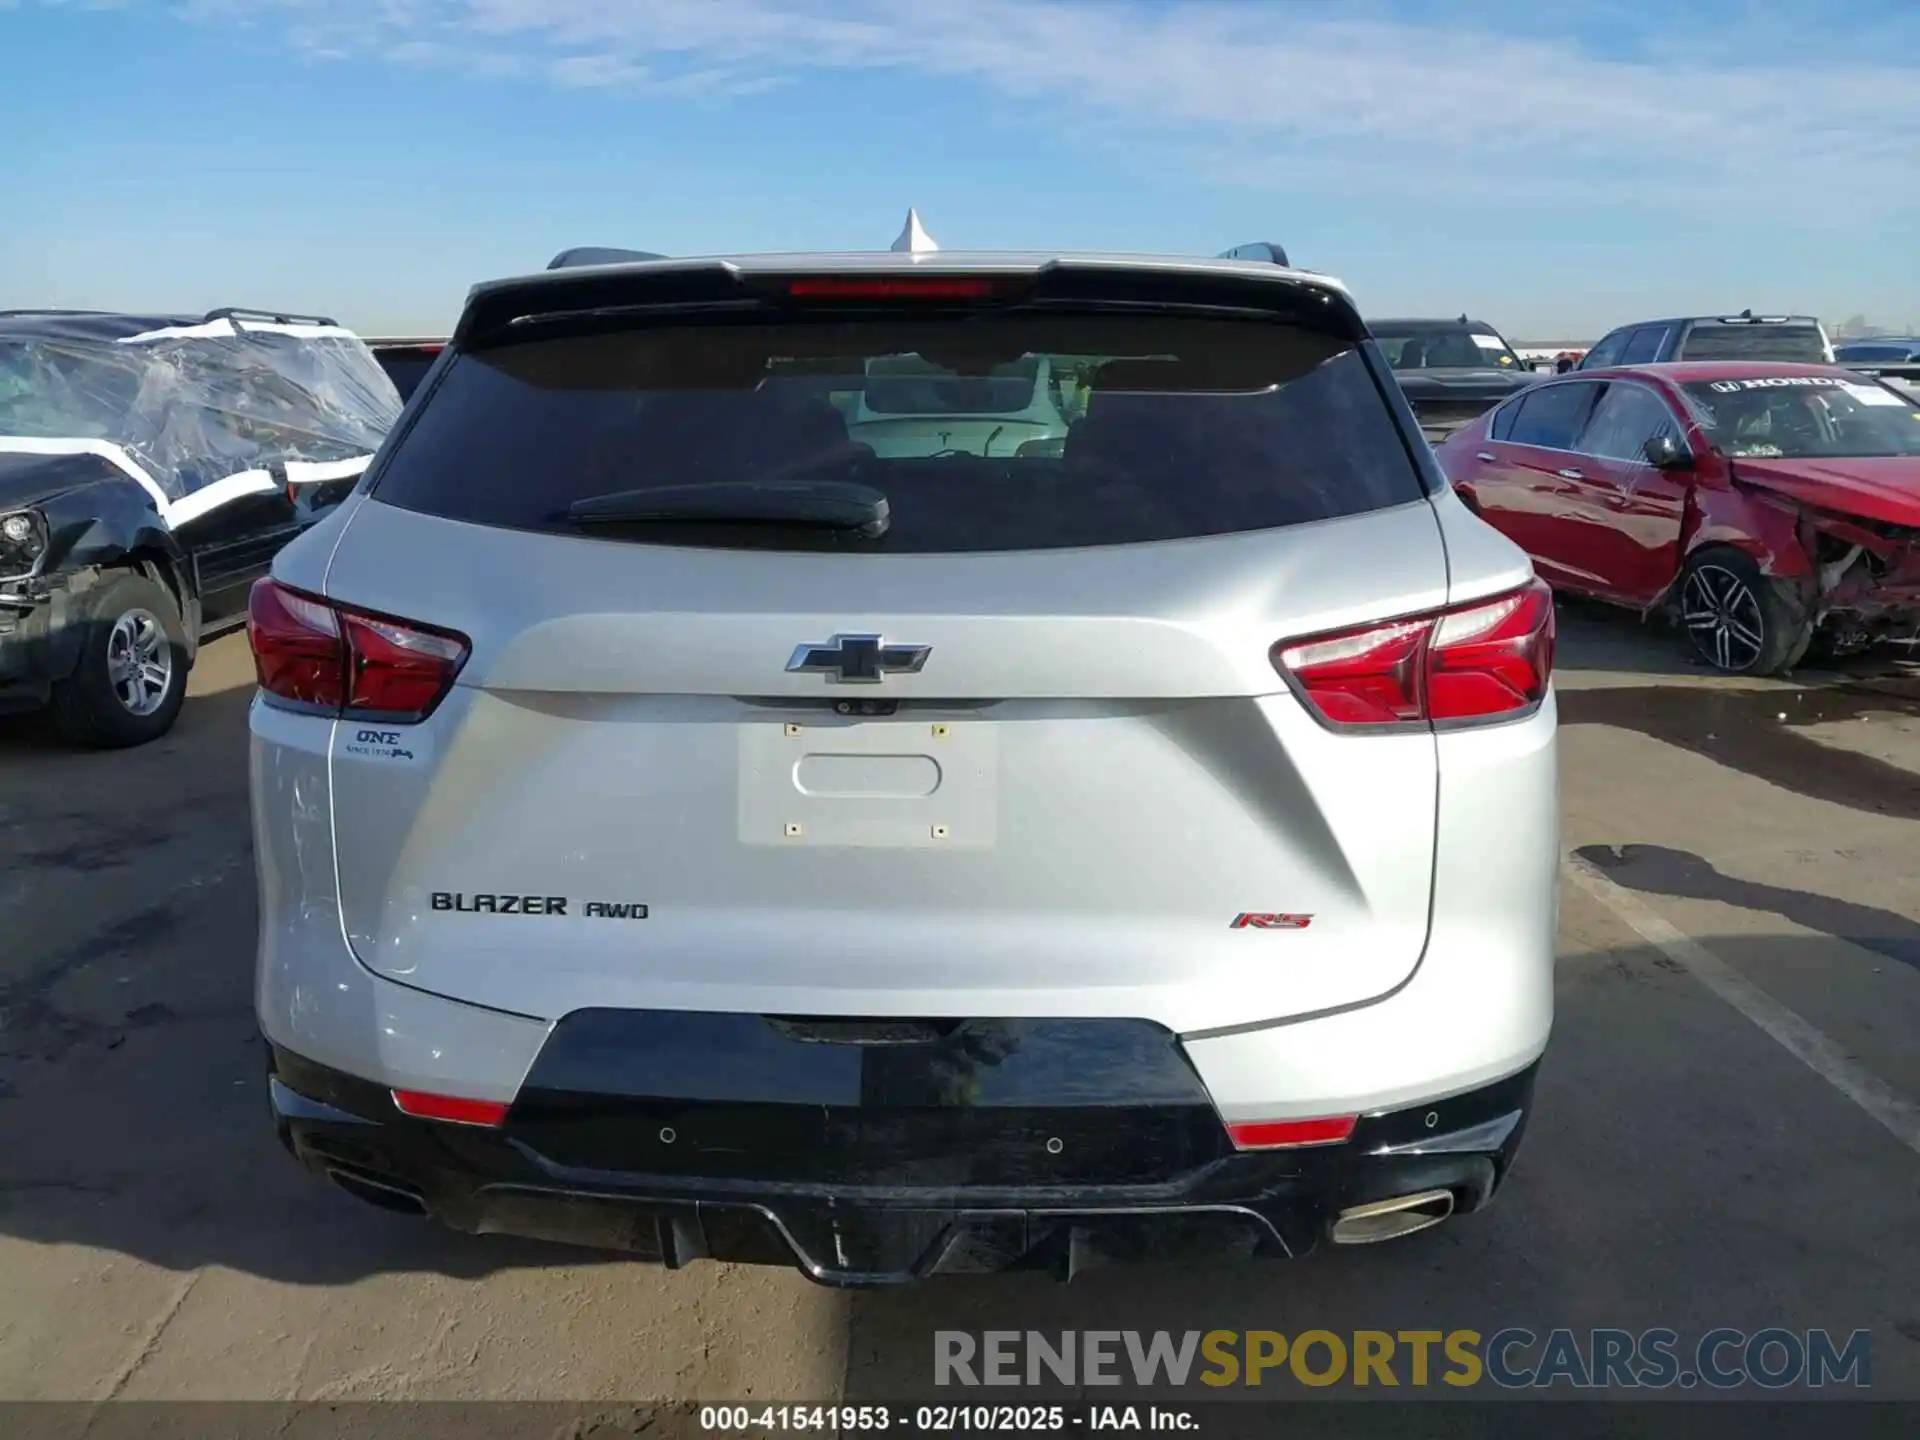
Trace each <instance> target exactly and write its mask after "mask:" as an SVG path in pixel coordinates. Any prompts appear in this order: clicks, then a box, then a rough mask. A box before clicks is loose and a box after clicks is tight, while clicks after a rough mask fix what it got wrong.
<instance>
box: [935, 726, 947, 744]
mask: <svg viewBox="0 0 1920 1440" xmlns="http://www.w3.org/2000/svg"><path fill="white" fill-rule="evenodd" d="M933 738H934V739H936V740H944V739H946V738H947V727H946V726H945V725H936V726H934V727H933Z"/></svg>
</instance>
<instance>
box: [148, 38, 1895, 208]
mask: <svg viewBox="0 0 1920 1440" xmlns="http://www.w3.org/2000/svg"><path fill="white" fill-rule="evenodd" d="M177 3H178V5H179V8H180V9H181V10H182V12H183V13H186V14H188V15H190V16H193V17H196V18H200V19H208V20H211V19H219V20H223V21H231V20H233V19H239V18H244V19H247V20H251V21H254V22H257V23H261V24H275V25H278V26H280V27H282V28H283V30H284V33H285V37H286V39H287V42H288V43H289V44H290V45H292V46H294V47H296V48H298V49H300V50H302V51H305V52H307V53H309V54H312V55H315V56H321V55H340V54H355V55H361V56H368V57H385V58H388V59H393V60H402V59H407V58H412V60H413V63H421V60H422V58H424V57H426V56H431V57H432V58H431V63H433V64H434V65H436V66H445V65H456V66H457V65H465V66H470V67H473V68H476V69H484V70H486V71H488V72H489V73H500V72H501V71H502V70H503V69H504V70H514V69H518V70H521V71H524V72H528V73H539V74H542V75H544V76H545V77H546V78H547V80H548V82H549V83H552V84H555V85H560V86H578V87H593V88H599V89H607V88H616V89H630V90H634V91H639V92H651V93H664V94H670V95H709V96H722V97H724V96H727V95H733V94H741V93H749V92H752V91H756V90H762V89H766V88H768V87H770V86H773V85H779V84H794V83H798V82H804V81H805V80H807V79H808V78H810V77H819V76H822V75H833V74H846V73H849V72H860V71H892V72H899V73H904V74H908V75H918V76H924V77H928V78H933V79H938V80H944V81H949V82H960V83H964V84H969V85H974V86H978V87H981V88H982V89H984V90H986V91H988V92H990V93H994V94H998V95H1000V96H1004V97H1010V98H1013V99H1016V100H1020V101H1024V102H1029V103H1032V104H1034V105H1035V106H1036V108H1038V109H1040V110H1041V111H1042V112H1043V113H1045V114H1047V115H1048V116H1049V117H1050V124H1052V123H1054V122H1057V120H1058V118H1059V117H1061V116H1062V115H1068V116H1071V117H1072V118H1073V120H1074V121H1076V122H1082V123H1077V124H1076V126H1075V128H1076V130H1082V131H1084V130H1087V129H1097V130H1098V131H1099V132H1100V133H1102V134H1103V135H1104V137H1105V141H1104V143H1106V144H1108V145H1111V146H1113V147H1114V148H1115V149H1117V150H1122V151H1124V150H1126V149H1129V148H1132V147H1135V146H1138V147H1142V153H1153V154H1155V155H1158V156H1173V157H1178V158H1179V159H1180V160H1181V161H1182V163H1184V164H1186V165H1187V166H1188V167H1189V168H1190V169H1192V170H1194V171H1196V172H1197V173H1200V174H1202V175H1204V176H1206V177H1208V178H1211V179H1213V180H1215V181H1217V182H1219V183H1222V184H1240V185H1260V186H1273V187H1284V186H1289V185H1312V186H1315V187H1322V186H1338V187H1344V188H1346V189H1348V190H1349V191H1365V192H1368V193H1373V194H1410V195H1418V196H1426V197H1432V198H1444V197H1449V196H1450V197H1454V198H1462V197H1467V198H1472V199H1475V200H1478V201H1486V200H1493V201H1500V202H1505V203H1511V204H1525V203H1529V201H1532V200H1539V199H1546V198H1551V199H1554V200H1555V201H1562V202H1565V201H1571V202H1576V203H1577V202H1580V201H1585V202H1588V203H1593V204H1612V203H1633V202H1636V201H1639V202H1645V203H1648V204H1650V205H1668V204H1671V203H1672V202H1673V201H1674V200H1675V199H1676V198H1677V197H1682V196H1688V195H1691V196H1694V197H1696V198H1700V197H1711V198H1713V199H1714V200H1715V201H1716V202H1727V201H1740V202H1743V203H1745V204H1748V205H1750V206H1751V207H1752V208H1753V210H1754V213H1755V215H1756V217H1757V219H1758V220H1759V221H1760V222H1761V223H1793V222H1794V221H1796V220H1797V219H1802V218H1804V217H1805V213H1806V212H1807V211H1808V210H1809V208H1810V207H1816V206H1817V207H1836V206H1844V207H1846V209H1847V211H1848V213H1849V214H1850V215H1852V216H1853V217H1855V218H1858V217H1859V216H1860V215H1861V214H1862V213H1865V212H1877V213H1879V214H1881V215H1884V214H1886V213H1889V212H1891V211H1895V210H1905V209H1911V208H1912V207H1914V206H1915V205H1916V204H1920V66H1916V65H1914V64H1912V63H1890V62H1889V61H1888V60H1887V59H1886V58H1884V57H1888V56H1893V57H1904V56H1908V55H1912V54H1915V53H1916V52H1920V18H1916V16H1915V14H1914V13H1912V12H1909V13H1908V14H1905V15H1903V14H1900V13H1897V12H1896V13H1894V14H1893V15H1892V16H1891V18H1882V19H1880V20H1879V21H1878V22H1877V23H1876V24H1875V25H1872V26H1870V25H1868V24H1867V23H1866V22H1865V19H1864V18H1863V17H1865V16H1866V14H1867V12H1866V11H1865V10H1864V9H1862V10H1861V11H1860V14H1859V16H1850V15H1849V14H1848V13H1846V7H1845V6H1844V5H1843V4H1841V3H1839V0H1834V3H1833V4H1832V5H1831V8H1830V9H1828V10H1823V11H1821V12H1820V13H1818V14H1816V13H1814V10H1813V8H1812V7H1807V6H1805V5H1795V6H1792V7H1788V6H1785V5H1782V4H1774V5H1764V4H1757V3H1756V4H1750V5H1748V6H1746V7H1745V8H1744V9H1740V8H1738V7H1736V9H1735V10H1734V11H1729V9H1728V7H1727V6H1726V5H1724V4H1722V5H1718V6H1714V7H1709V8H1707V9H1704V10H1702V11H1700V12H1699V13H1698V14H1693V15H1692V16H1691V18H1690V17H1689V7H1688V6H1685V5H1669V6H1667V7H1666V8H1665V9H1664V10H1662V9H1659V8H1656V7H1653V6H1651V5H1649V6H1646V7H1635V8H1634V9H1633V10H1631V11H1627V10H1624V9H1623V8H1622V7H1621V6H1620V5H1619V4H1618V3H1611V0H1596V3H1594V4H1590V5H1588V6H1585V7H1582V6H1579V5H1575V4H1572V3H1562V4H1560V5H1557V6H1553V7H1551V8H1550V9H1549V8H1547V7H1534V8H1533V9H1532V10H1531V12H1530V13H1529V15H1528V18H1527V21H1526V24H1525V28H1524V29H1518V28H1516V27H1515V26H1513V25H1511V24H1506V23H1503V21H1502V19H1501V18H1500V11H1499V9H1498V8H1497V7H1490V6H1489V5H1487V4H1484V3H1483V4H1479V5H1473V4H1471V3H1469V4H1463V5H1460V6H1457V7H1448V8H1439V7H1431V6H1429V7H1425V8H1423V9H1421V10H1420V11H1419V12H1418V13H1419V15H1420V17H1421V18H1407V16H1408V14H1409V10H1408V8H1407V7H1405V6H1402V7H1399V8H1397V9H1396V8H1395V7H1391V6H1387V5H1384V4H1368V3H1364V0H1355V3H1338V4H1336V3H1327V4H1314V3H1309V0H1294V3H1281V0H1265V3H1253V0H1237V3H1236V0H1194V3H1188V4H1180V5H1170V4H1165V3H1157V4H1145V3H1130V0H1106V3H1100V4H1091V3H1075V0H965V3H961V0H843V3H839V4H832V3H826V0H177ZM1507 13H1508V14H1513V13H1516V12H1515V11H1514V10H1513V9H1511V8H1509V9H1508V11H1507ZM1875 13H1876V14H1878V15H1880V16H1882V17H1886V15H1887V12H1886V11H1877V12H1875ZM1543 15H1544V16H1545V18H1544V19H1543V18H1542V17H1543ZM1656 17H1657V26H1658V28H1657V31H1656V32H1654V33H1647V27H1648V25H1649V23H1650V22H1651V21H1654V20H1655V19H1656ZM1636 22H1637V23H1636ZM1630 27H1631V28H1630ZM1803 31H1804V32H1805V37H1806V38H1805V44H1804V46H1801V47H1799V48H1798V50H1797V51H1796V47H1795V46H1794V45H1793V44H1792V43H1791V37H1792V36H1793V35H1795V34H1797V33H1800V32H1803ZM1621 36H1630V37H1631V40H1632V42H1633V43H1632V44H1631V45H1629V44H1626V43H1621V41H1620V40H1618V39H1616V38H1615V37H1621ZM1756 39H1765V40H1766V42H1767V43H1765V44H1756V43H1755V42H1756ZM1755 54H1763V55H1767V56H1769V57H1771V58H1770V60H1769V61H1768V63H1756V62H1755V61H1753V60H1751V59H1749V58H1746V57H1750V56H1752V55H1755ZM1090 121H1097V122H1098V123H1097V126H1096V125H1091V124H1087V123H1084V122H1090ZM1056 128H1057V127H1056Z"/></svg>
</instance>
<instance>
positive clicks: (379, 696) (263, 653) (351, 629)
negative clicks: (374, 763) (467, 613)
mask: <svg viewBox="0 0 1920 1440" xmlns="http://www.w3.org/2000/svg"><path fill="white" fill-rule="evenodd" d="M247 640H248V643H249V644H251V645H252V646H253V667H254V673H255V675H256V676H257V678H258V679H259V682H260V688H261V689H262V690H264V691H265V692H266V693H267V694H268V695H270V696H272V697H273V698H274V699H276V700H279V701H282V702H284V703H286V704H289V705H293V706H297V707H299V708H301V709H307V710H314V711H319V712H323V713H326V714H331V715H338V716H351V717H353V718H356V719H378V720H384V721H387V722H389V723H393V724H410V723H412V722H414V721H418V720H424V719H426V717H427V716H428V715H430V714H432V713H433V707H434V706H436V705H438V704H439V703H440V701H441V699H442V698H443V697H445V695H446V693H447V691H448V690H449V689H450V688H451V687H452V685H453V682H454V678H455V677H456V676H458V675H459V673H460V667H461V666H462V665H464V664H466V662H467V655H468V653H469V652H470V650H471V646H469V644H468V643H467V638H466V637H465V636H464V635H457V634H455V633H454V632H453V631H451V630H441V629H437V628H434V627H432V626H426V625H419V624H416V623H414V622H413V621H410V620H396V619H394V618H393V617H391V616H388V615H373V614H369V613H367V612H366V611H362V610H355V609H350V608H348V607H346V606H343V605H336V604H334V603H333V602H331V601H329V600H323V599H321V598H319V597H318V596H315V595H307V594H303V593H302V592H300V591H298V590H290V589H288V588H287V587H286V586H284V585H281V584H278V583H276V582H274V581H272V580H259V581H256V582H255V583H254V587H253V592H252V594H251V595H250V596H249V598H248V604H247Z"/></svg>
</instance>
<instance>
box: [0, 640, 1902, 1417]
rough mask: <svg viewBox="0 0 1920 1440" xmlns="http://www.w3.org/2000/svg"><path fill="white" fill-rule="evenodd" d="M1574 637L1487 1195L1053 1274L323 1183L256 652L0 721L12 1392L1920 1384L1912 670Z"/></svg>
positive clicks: (394, 1394) (357, 1395) (622, 1393)
mask: <svg viewBox="0 0 1920 1440" xmlns="http://www.w3.org/2000/svg"><path fill="white" fill-rule="evenodd" d="M1562 634H1563V643H1562V654H1561V661H1560V664H1561V669H1560V678H1559V690H1560V706H1561V716H1562V721H1563V725H1564V727H1565V728H1564V730H1563V738H1562V790H1563V800H1564V820H1563V845H1564V849H1565V851H1566V855H1567V866H1566V870H1565V875H1566V883H1565V884H1564V885H1563V887H1562V912H1561V930H1560V962H1559V979H1558V990H1559V1012H1558V1020H1557V1026H1556V1032H1555V1037H1554V1042H1553V1045H1552V1048H1551V1050H1550V1051H1549V1055H1548V1060H1547V1063H1546V1065H1545V1067H1544V1071H1543V1074H1542V1077H1541V1081H1540V1089H1539V1093H1538V1097H1537V1111H1536V1115H1535V1118H1534V1120H1533V1122H1532V1125H1531V1128H1530V1129H1529V1131H1528V1135H1527V1140H1526V1143H1525V1147H1524V1149H1523V1152H1522V1155H1521V1159H1520V1163H1519V1165H1518V1167H1517V1169H1516V1171H1515V1173H1514V1175H1513V1178H1512V1180H1511V1182H1510V1183H1509V1185H1508V1186H1507V1188H1506V1189H1505V1190H1504V1192H1503V1193H1502V1194H1501V1195H1500V1197H1499V1198H1498V1199H1497V1200H1496V1202H1495V1204H1494V1205H1493V1206H1492V1207H1491V1208H1490V1209H1488V1210H1487V1211H1485V1212H1483V1213H1481V1214H1479V1215H1474V1216H1469V1217H1464V1218H1461V1219H1459V1220H1456V1221H1454V1222H1451V1223H1449V1224H1447V1225H1445V1226H1442V1227H1440V1228H1439V1229H1437V1230H1434V1231H1430V1232H1427V1233H1425V1234H1423V1235H1420V1236H1416V1237H1413V1238H1411V1239H1408V1240H1405V1241H1400V1242H1396V1243H1393V1244H1387V1245H1381V1246H1376V1247H1370V1248H1364V1249H1340V1250H1332V1249H1328V1250H1322V1251H1321V1252H1319V1253H1317V1254H1315V1255H1313V1256H1310V1257H1308V1258H1306V1259H1304V1260H1301V1261H1296V1262H1292V1263H1285V1264H1261V1265H1247V1264H1220V1265H1208V1266H1192V1265H1187V1266H1181V1267H1165V1266H1142V1267H1126V1268H1118V1269H1105V1270H1096V1271H1094V1272H1092V1273H1090V1274H1087V1275H1085V1276H1083V1277H1080V1278H1078V1279H1076V1280H1075V1281H1074V1282H1073V1283H1072V1284H1071V1285H1063V1284H1060V1283H1057V1282H1055V1281H1052V1280H1049V1279H1044V1278H1041V1277H1039V1276H1028V1275H1021V1276H1002V1277H978V1278H975V1277H964V1278H953V1279H943V1280H937V1281H934V1282H931V1283H928V1284H925V1285H922V1286H919V1287H916V1288H912V1289H907V1290H899V1291H887V1292H865V1293H858V1294H844V1293H836V1292H831V1291H827V1290H823V1289H820V1288H818V1287H815V1286H813V1285H811V1284H809V1283H807V1282H806V1281H804V1280H803V1279H801V1278H800V1277H799V1276H797V1275H795V1274H792V1273H788V1272H785V1271H780V1270H762V1269H752V1268H734V1267H724V1266H719V1265H715V1264H700V1265H696V1266H694V1267H692V1268H689V1269H687V1270H684V1271H680V1272H665V1271H661V1270H657V1269H654V1268H651V1267H648V1266H645V1265H641V1264H637V1263H633V1262H630V1261H627V1260H624V1259H621V1258H618V1257H607V1256H603V1255H599V1254H593V1253H583V1252H577V1251H568V1250H560V1249H556V1248H552V1247H548V1246H543V1245H534V1244H527V1243H521V1242H517V1241H512V1240H507V1239H503V1238H499V1237H474V1236H463V1235H457V1234H452V1233H450V1232H446V1231H443V1230H440V1229H438V1228H436V1227H434V1226H432V1225H431V1224H429V1223H427V1222H423V1221H419V1220H412V1219H408V1218H405V1217H400V1216H395V1215H390V1214H386V1213H383V1212H380V1211H376V1210H373V1209H370V1208H368V1207H365V1206H363V1205H362V1204H360V1203H359V1202H357V1201H355V1200H353V1199H351V1198H350V1197H348V1196H347V1195H345V1194H342V1193H338V1192H336V1191H335V1190H333V1189H331V1188H329V1187H328V1186H326V1185H324V1184H323V1183H321V1182H319V1181H317V1180H315V1179H313V1178H311V1177H310V1176H308V1175H307V1174H306V1173H305V1172H303V1171H301V1170H300V1169H298V1168H297V1167H296V1166H295V1165H294V1163H293V1162H292V1161H291V1160H289V1159H288V1158H287V1156H286V1155H285V1153H284V1152H283V1151H282V1150H281V1149H280V1147H279V1145H278V1144H277V1143H276V1142H275V1140H274V1138H273V1135H272V1132H271V1128H270V1126H269V1124H268V1122H267V1116H266V1109H265V1101H264V1097H263V1095H262V1089H261V1087H262V1078H261V1057H260V1051H259V1048H258V1040H257V1036H256V1034H255V1030H254V1026H253V1020H252V1011H251V966H252V958H253V943H254V926H255V914H256V912H255V897H254V888H253V874H252V868H251V859H250V851H249V841H248V831H247V795H246V710H247V705H248V702H249V699H250V694H251V684H250V682H251V672H250V666H249V661H248V657H247V654H246V649H245V642H244V640H243V639H241V638H240V637H237V636H234V637H228V638H225V639H222V640H220V641H217V642H216V643H214V644H213V645H211V646H210V647H208V649H207V650H206V651H205V652H204V654H203V657H202V660H201V664H200V665H199V667H198V668H197V669H196V671H195V673H194V679H193V689H192V696H191V698H190V699H189V701H188V703H187V706H186V709H185V711H184V713H183V715H182V718H181V721H180V724H179V726H178V728H177V729H176V731H175V732H174V733H173V734H172V735H171V736H170V737H169V738H167V739H166V740H164V741H162V742H161V743H159V744H156V745H153V746H150V747H147V748H145V749H143V750H138V751H132V752H125V753H120V754H108V755H93V754H73V753H69V752H66V751H63V750H62V749H60V748H59V747H58V746H57V745H56V744H55V743H54V742H53V741H52V740H50V739H48V738H47V737H45V736H44V734H42V733H41V731H40V729H39V728H38V727H37V726H36V725H34V724H33V723H31V722H22V721H17V720H15V721H7V722H3V723H0V1399H66V1400H93V1401H101V1400H108V1399H123V1400H125V1399H138V1398H156V1399H160V1398H165V1399H240V1398H248V1399H261V1400H290V1399H301V1400H316V1399H318V1400H335V1401H344V1400H359V1399H386V1398H401V1397H407V1398H436V1399H495V1398H517V1399H550V1400H589V1401H604V1402H611V1401H626V1400H633V1401H657V1400H662V1399H669V1398H693V1399H704V1400H716V1399H742V1398H748V1397H754V1398H759V1399H778V1398H789V1399H801V1398H805V1399H814V1400H825V1399H832V1398H836V1397H845V1398H847V1399H849V1400H859V1399H867V1398H898V1399H908V1398H916V1397H918V1398H925V1396H926V1394H927V1391H928V1386H929V1384H930V1377H931V1371H932V1357H933V1338H932V1337H933V1332H934V1331H935V1330H939V1329H964V1330H971V1331H983V1330H990V1329H1009V1330H1039V1331H1055V1330H1065V1329H1085V1328H1105V1329H1129V1328H1136V1329H1142V1330H1156V1329H1161V1330H1172V1331H1183V1330H1188V1329H1198V1330H1203V1331H1205V1330H1214V1329H1229V1330H1241V1331H1245V1330H1252V1329H1270V1330H1275V1331H1280V1332H1283V1333H1298V1332H1301V1331H1304V1330H1308V1329H1325V1330H1330V1331H1333V1332H1335V1333H1343V1332H1350V1331H1353V1330H1359V1329H1381V1330H1387V1331H1403V1330H1413V1329H1434V1330H1441V1331H1453V1330H1458V1329H1462V1328H1471V1329H1475V1330H1479V1331H1481V1332H1483V1333H1491V1332H1492V1331H1495V1330H1498V1329H1500V1328H1501V1327H1502V1326H1507V1325H1522V1326H1526V1327H1528V1328H1530V1329H1533V1330H1535V1331H1539V1332H1545V1331H1546V1330H1549V1329H1552V1328H1554V1327H1569V1328H1572V1329H1575V1330H1580V1331H1585V1330H1588V1329H1591V1328H1595V1327H1608V1328H1620V1329H1625V1330H1629V1331H1640V1330H1643V1329H1645V1328H1647V1327H1651V1326H1656V1325H1658V1326H1666V1327H1670V1328H1672V1329H1674V1330H1677V1331H1679V1332H1681V1333H1682V1334H1692V1335H1698V1334H1701V1333H1703V1332H1705V1331H1708V1330H1711V1329H1713V1328H1715V1327H1723V1326H1724V1327H1734V1328H1737V1329H1741V1330H1745V1331H1749V1332H1752V1331H1758V1330H1761V1329H1765V1328H1768V1327H1774V1326H1778V1327H1785V1328H1788V1329H1792V1330H1795V1331H1801V1332H1804V1331H1806V1330H1809V1329H1814V1328H1827V1329H1829V1330H1832V1331H1834V1332H1836V1333H1837V1334H1838V1335H1840V1336H1845V1335H1847V1334H1850V1333H1851V1332H1853V1331H1855V1330H1859V1329H1866V1330H1868V1331H1870V1332H1871V1335H1872V1345H1873V1350H1872V1382H1873V1383H1872V1388H1873V1392H1874V1394H1875V1395H1877V1396H1879V1397H1882V1398H1887V1397H1896V1396H1899V1397H1909V1398H1916V1399H1920V1110H1916V1108H1915V1101H1916V1100H1920V1044H1916V1039H1915V1037H1916V1036H1917V1035H1920V866H1916V865H1915V863H1914V862H1915V860H1916V858H1920V673H1915V672H1913V671H1911V670H1908V669H1905V668H1904V667H1902V666H1900V665H1897V664H1892V663H1890V662H1887V661H1885V660H1883V659H1880V658H1878V657H1867V658H1864V659H1862V660H1859V661H1856V662H1853V663H1851V664H1849V665H1848V666H1846V667H1845V669H1844V670H1842V671H1840V672H1838V673H1816V672H1812V671H1809V672H1805V673H1803V674H1802V675H1800V676H1798V677H1796V678H1795V679H1793V680H1791V681H1749V680H1732V679H1727V678H1723V677H1717V676H1712V675H1708V674H1705V673H1703V672H1701V671H1699V670H1698V669H1696V668H1694V667H1693V666H1691V665H1689V664H1687V663H1686V661H1685V659H1684V657H1683V656H1682V653H1681V651H1680V649H1679V646H1678V643H1677V642H1676V641H1675V640H1674V639H1673V638H1672V637H1671V636H1668V635H1666V634H1663V633H1661V632H1660V631H1658V630H1651V629H1643V628H1642V627H1641V626H1639V625H1638V624H1637V623H1636V622H1634V621H1631V620H1626V619H1620V618H1616V617H1612V616H1609V615H1605V614H1603V613H1601V612H1597V611H1587V610H1583V609H1565V610H1563V619H1562ZM1322 1393H1324V1392H1322ZM999 1398H1004V1397H999Z"/></svg>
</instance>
